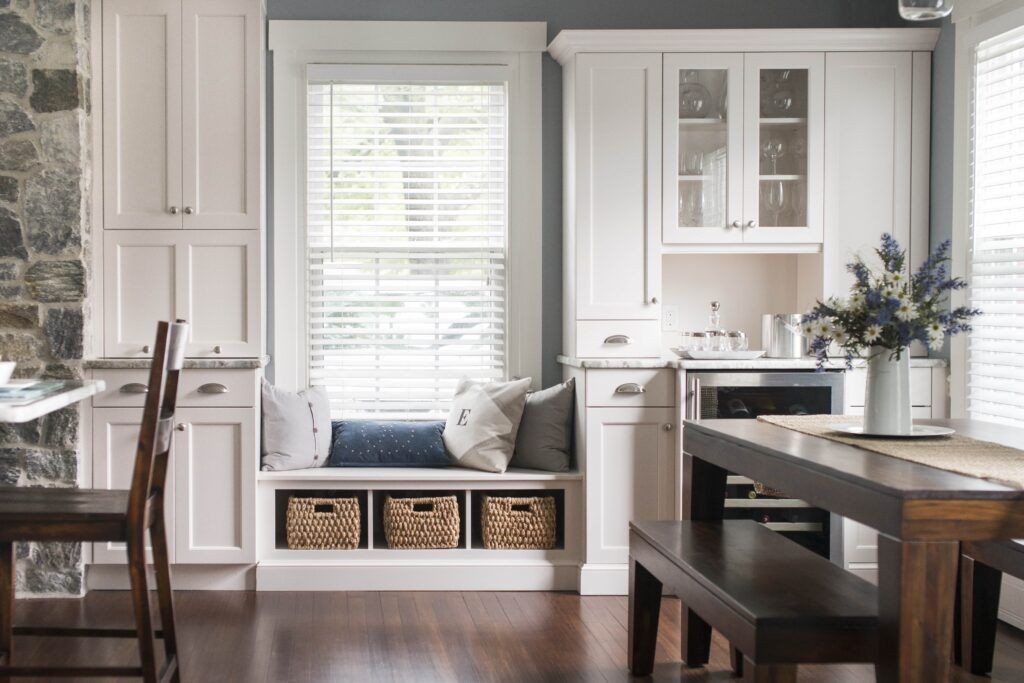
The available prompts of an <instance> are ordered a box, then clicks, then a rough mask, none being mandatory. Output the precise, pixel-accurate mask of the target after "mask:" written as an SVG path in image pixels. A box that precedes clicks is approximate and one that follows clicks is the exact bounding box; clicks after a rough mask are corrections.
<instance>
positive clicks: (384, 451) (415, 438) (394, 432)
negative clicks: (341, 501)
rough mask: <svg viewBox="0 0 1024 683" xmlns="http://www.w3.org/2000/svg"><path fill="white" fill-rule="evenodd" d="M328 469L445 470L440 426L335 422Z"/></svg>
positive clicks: (425, 423) (332, 425)
mask: <svg viewBox="0 0 1024 683" xmlns="http://www.w3.org/2000/svg"><path fill="white" fill-rule="evenodd" d="M331 430H332V435H331V437H332V438H331V457H330V458H329V459H328V460H327V465H328V466H329V467H448V466H449V465H450V464H451V462H450V461H449V460H448V453H447V452H446V451H445V448H444V441H442V440H441V432H443V431H444V422H399V421H394V422H386V421H382V420H335V421H334V422H332V423H331Z"/></svg>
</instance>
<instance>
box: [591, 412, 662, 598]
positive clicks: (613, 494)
mask: <svg viewBox="0 0 1024 683" xmlns="http://www.w3.org/2000/svg"><path fill="white" fill-rule="evenodd" d="M676 418H677V416H676V414H675V409H673V408H652V407H643V408H634V407H623V408H588V409H587V427H586V440H587V444H586V448H587V473H586V474H587V510H588V513H587V545H586V562H587V563H588V564H597V565H601V564H615V565H623V566H624V565H625V563H626V562H627V561H628V560H629V523H630V522H631V521H634V520H649V519H672V518H673V516H674V509H675V490H674V485H675V480H676V478H675V467H676V458H675V457H674V450H675V449H674V446H675V443H676V439H675V423H676ZM622 587H623V588H624V587H625V584H624V582H623V586H622Z"/></svg>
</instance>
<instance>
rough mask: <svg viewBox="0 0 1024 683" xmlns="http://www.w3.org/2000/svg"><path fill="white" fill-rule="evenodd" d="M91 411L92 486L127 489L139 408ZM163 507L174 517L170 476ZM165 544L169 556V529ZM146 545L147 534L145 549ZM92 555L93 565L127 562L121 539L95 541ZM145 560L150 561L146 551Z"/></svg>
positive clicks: (132, 466)
mask: <svg viewBox="0 0 1024 683" xmlns="http://www.w3.org/2000/svg"><path fill="white" fill-rule="evenodd" d="M92 414H93V428H92V480H93V487H94V488H98V489H120V490H128V488H130V487H131V482H132V470H133V469H134V467H135V449H136V447H137V446H138V441H139V425H140V424H141V422H142V408H97V409H94V410H93V413H92ZM172 460H173V457H172ZM172 466H173V463H172ZM164 508H165V514H166V518H167V520H168V523H170V520H172V519H173V518H174V482H173V477H172V476H170V475H169V476H168V482H167V491H166V494H165V496H164ZM167 543H168V546H169V547H170V554H171V557H174V534H173V532H168V538H167ZM149 547H150V545H149V537H148V536H147V539H146V548H147V549H148V548H149ZM92 556H93V562H95V563H96V564H124V563H125V562H126V561H127V554H126V550H125V544H124V543H120V542H117V543H114V542H108V543H95V544H93V555H92ZM147 561H152V558H151V557H150V556H149V554H148V553H147Z"/></svg>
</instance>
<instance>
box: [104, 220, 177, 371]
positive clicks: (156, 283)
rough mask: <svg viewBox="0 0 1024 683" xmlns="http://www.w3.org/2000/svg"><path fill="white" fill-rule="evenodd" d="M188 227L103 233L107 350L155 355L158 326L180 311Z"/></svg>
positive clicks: (123, 354)
mask: <svg viewBox="0 0 1024 683" xmlns="http://www.w3.org/2000/svg"><path fill="white" fill-rule="evenodd" d="M181 234H182V231H180V230H176V231H151V230H108V231H105V232H104V234H103V353H104V355H105V356H110V357H115V358H126V357H127V358H133V357H140V358H141V357H146V356H152V355H153V349H152V344H153V340H154V338H155V336H156V324H157V322H158V321H161V320H174V319H176V318H179V317H181V316H179V315H178V311H179V303H180V302H179V295H178V271H179V269H180V264H179V255H178V248H177V245H178V242H179V236H180V235H181Z"/></svg>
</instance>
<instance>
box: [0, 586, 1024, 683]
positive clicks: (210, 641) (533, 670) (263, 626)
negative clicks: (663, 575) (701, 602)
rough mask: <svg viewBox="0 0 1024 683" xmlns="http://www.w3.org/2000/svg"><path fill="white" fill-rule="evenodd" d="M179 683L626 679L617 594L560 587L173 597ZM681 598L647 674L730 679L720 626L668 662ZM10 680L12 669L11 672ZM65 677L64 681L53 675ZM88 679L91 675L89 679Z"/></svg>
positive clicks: (123, 620) (1020, 667) (868, 675)
mask: <svg viewBox="0 0 1024 683" xmlns="http://www.w3.org/2000/svg"><path fill="white" fill-rule="evenodd" d="M177 607H178V618H177V622H178V630H179V643H180V650H181V654H182V669H183V672H184V674H185V678H184V679H183V680H184V681H185V682H186V683H189V682H193V683H199V682H202V683H205V682H207V681H218V682H219V681H239V682H243V681H244V682H246V683H248V682H250V681H251V682H261V683H262V682H267V683H271V682H273V683H278V682H280V683H288V682H291V681H296V682H306V681H368V682H374V683H375V682H377V681H410V682H413V681H415V682H416V683H426V682H428V681H623V680H628V679H629V678H630V677H629V674H628V673H627V671H626V599H625V598H620V597H587V598H581V597H579V596H577V595H574V594H569V593H253V592H180V593H178V594H177ZM130 614H131V612H130V600H129V598H128V594H127V593H124V592H119V591H93V592H91V593H90V594H89V595H88V596H87V597H86V598H85V599H83V600H20V601H18V607H17V612H16V622H15V623H18V624H35V623H40V622H48V623H60V624H63V625H82V624H85V623H90V622H91V623H93V624H97V623H100V624H103V625H106V626H114V625H118V626H121V625H129V624H130V623H131V618H130ZM15 645H16V647H18V649H17V650H16V652H15V656H16V658H17V660H18V661H19V662H23V663H29V662H34V663H49V664H70V663H80V662H85V661H93V662H95V661H96V659H97V658H99V659H100V660H102V662H103V663H121V662H124V663H130V662H133V661H135V660H134V658H135V657H136V654H135V652H136V650H135V646H134V644H133V643H132V642H131V641H127V640H122V641H116V640H110V641H81V640H65V639H55V638H49V639H43V638H18V639H17V640H16V643H15ZM678 652H679V603H678V601H676V600H671V599H670V600H666V601H665V605H664V606H663V609H662V620H661V627H660V631H659V635H658V653H657V664H656V666H655V670H654V680H657V681H688V682H689V681H694V682H695V681H730V680H734V679H732V678H731V676H730V674H729V670H728V666H729V656H728V650H727V644H726V642H725V641H723V640H721V639H720V638H719V637H718V636H717V634H716V637H715V641H714V645H713V647H712V655H711V665H710V666H709V667H708V668H707V669H686V668H684V667H683V666H682V665H681V664H680V663H679V657H678ZM16 680H21V679H16ZM63 680H68V679H63ZM90 680H97V679H90ZM951 680H952V681H955V682H956V683H966V682H967V681H985V680H991V681H996V682H1001V683H1011V682H1013V683H1019V682H1020V681H1024V634H1021V633H1020V632H1019V631H1015V630H1014V629H1012V628H1009V627H1006V626H1001V627H1000V631H999V641H998V643H997V645H996V661H995V672H994V675H993V677H992V678H991V679H985V678H980V677H974V676H970V675H968V674H966V673H964V672H963V671H961V670H959V669H956V670H955V673H954V676H953V678H952V679H951ZM812 681H813V682H821V683H826V682H827V683H832V682H835V683H861V682H864V683H867V682H869V681H874V673H873V670H872V668H871V667H864V666H829V667H824V666H817V667H811V666H808V667H802V668H801V670H800V682H801V683H811V682H812Z"/></svg>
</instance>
